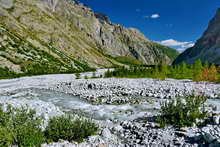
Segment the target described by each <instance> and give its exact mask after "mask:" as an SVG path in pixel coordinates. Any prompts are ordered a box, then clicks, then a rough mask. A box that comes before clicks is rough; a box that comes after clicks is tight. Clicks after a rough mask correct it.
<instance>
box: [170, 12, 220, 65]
mask: <svg viewBox="0 0 220 147" xmlns="http://www.w3.org/2000/svg"><path fill="white" fill-rule="evenodd" d="M198 59H200V60H201V61H203V62H205V61H209V62H211V63H215V64H220V9H218V10H217V13H216V15H215V16H214V18H213V19H212V20H211V21H210V22H209V26H208V28H207V30H206V31H205V32H204V34H203V36H202V37H201V38H200V39H199V40H198V41H197V42H196V44H195V46H194V47H192V48H189V49H187V50H186V51H185V52H183V53H182V54H181V55H180V56H179V57H178V58H177V59H176V60H175V61H174V64H179V63H181V62H183V61H185V62H187V63H194V62H195V61H196V60H198Z"/></svg>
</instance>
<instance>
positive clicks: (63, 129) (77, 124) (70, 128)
mask: <svg viewBox="0 0 220 147" xmlns="http://www.w3.org/2000/svg"><path fill="white" fill-rule="evenodd" d="M97 130H98V127H97V126H96V125H95V124H94V123H92V122H90V121H89V120H86V119H80V118H75V119H73V118H71V117H69V116H68V117H67V116H61V117H57V118H52V119H50V121H49V125H48V127H47V128H46V132H45V134H46V137H47V138H48V139H50V140H51V141H55V142H56V141H58V140H59V139H63V140H68V141H78V142H81V141H83V139H84V138H86V137H88V136H91V135H95V134H96V132H97Z"/></svg>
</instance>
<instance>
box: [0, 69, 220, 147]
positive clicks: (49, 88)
mask: <svg viewBox="0 0 220 147" xmlns="http://www.w3.org/2000/svg"><path fill="white" fill-rule="evenodd" d="M105 71H106V70H105V69H102V70H98V71H97V73H96V76H99V75H103V73H104V72H105ZM85 76H87V77H92V73H83V74H81V77H85ZM186 93H187V94H189V93H197V94H201V93H202V94H205V95H206V96H207V97H209V99H208V101H207V102H206V109H207V110H208V111H209V112H212V113H216V114H217V115H216V116H215V117H213V118H212V120H213V121H211V122H209V123H207V124H206V125H205V126H203V127H201V128H198V127H191V128H184V129H181V130H178V129H176V128H173V127H166V128H164V129H162V128H159V127H158V124H157V123H155V122H154V121H153V120H154V118H155V116H157V115H158V114H159V109H160V103H161V102H162V101H165V100H167V99H170V98H174V97H176V96H178V95H184V94H186ZM219 98H220V84H214V83H207V82H199V83H195V82H192V81H190V80H173V79H166V80H163V81H161V80H156V79H117V78H107V79H102V78H99V79H75V76H74V75H71V74H62V75H44V76H33V77H23V78H17V79H10V80H0V104H1V105H3V106H6V105H8V104H11V105H12V106H13V107H21V106H23V105H28V106H29V107H30V108H32V109H36V111H37V115H44V117H45V119H46V120H48V119H49V118H50V117H53V116H57V115H61V114H64V113H71V114H74V115H78V116H82V117H86V118H91V119H93V120H94V121H95V123H97V124H98V125H99V127H100V131H99V133H98V134H97V136H91V137H89V138H88V139H86V140H85V141H84V142H83V143H81V144H79V145H78V144H77V143H69V142H66V141H61V142H59V143H52V144H44V145H43V146H44V147H54V146H56V147H59V146H62V145H65V146H66V147H72V146H81V147H84V146H99V147H105V146H106V147H107V146H115V147H116V146H117V147H118V146H132V147H133V146H138V147H139V146H150V147H151V146H152V147H157V146H158V147H161V146H185V147H196V146H199V145H201V146H213V145H216V146H220V143H219V142H218V139H220V135H219V134H220V127H219V124H220V120H219V118H220V116H219V114H220V99H219Z"/></svg>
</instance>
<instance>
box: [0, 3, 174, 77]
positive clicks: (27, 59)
mask: <svg viewBox="0 0 220 147" xmlns="http://www.w3.org/2000/svg"><path fill="white" fill-rule="evenodd" d="M0 20H1V21H0V30H1V31H0V68H4V67H7V68H9V69H10V70H12V71H14V72H18V73H19V72H20V73H22V72H25V71H30V70H34V69H35V68H36V66H37V67H41V66H42V65H44V67H42V68H45V67H47V69H51V72H52V73H55V72H56V73H60V72H67V71H70V70H72V69H76V70H79V69H80V70H85V69H87V68H89V67H93V68H99V67H112V66H115V65H122V63H120V62H118V61H116V60H115V57H118V56H127V57H130V58H134V59H136V60H139V61H141V62H143V63H145V64H158V63H160V62H164V63H168V64H169V63H171V62H172V61H173V59H174V58H175V57H176V56H177V55H178V53H177V52H176V51H175V50H173V49H170V48H168V47H164V46H161V45H159V44H157V43H154V42H152V41H150V40H148V39H146V38H145V36H144V35H143V34H141V33H140V32H139V31H138V30H136V29H133V28H125V27H123V26H121V25H117V24H113V23H111V22H110V20H109V19H108V17H107V16H106V15H103V14H100V13H99V14H98V13H95V12H93V11H92V10H91V9H90V8H88V7H87V6H85V5H83V4H80V3H79V2H76V1H70V0H19V1H18V0H0ZM36 64H37V65H36ZM30 68H31V69H30ZM42 73H43V72H42Z"/></svg>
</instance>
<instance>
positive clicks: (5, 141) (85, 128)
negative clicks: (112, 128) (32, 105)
mask: <svg viewBox="0 0 220 147" xmlns="http://www.w3.org/2000/svg"><path fill="white" fill-rule="evenodd" d="M42 123H43V119H42V118H41V117H37V116H36V112H35V111H34V110H31V109H28V108H26V107H22V108H21V109H17V108H12V107H11V106H8V107H7V110H6V111H3V109H2V108H0V147H9V146H12V145H17V146H18V147H40V146H41V144H42V143H45V142H46V141H58V140H60V139H63V140H68V141H78V142H80V141H83V139H84V138H86V137H88V136H91V135H94V134H95V133H96V132H97V130H98V127H97V126H96V124H94V123H93V122H91V121H90V120H87V119H79V118H76V119H72V118H71V117H66V116H61V117H54V118H51V119H50V121H49V125H48V126H47V128H46V130H45V131H42V129H41V126H42Z"/></svg>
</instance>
